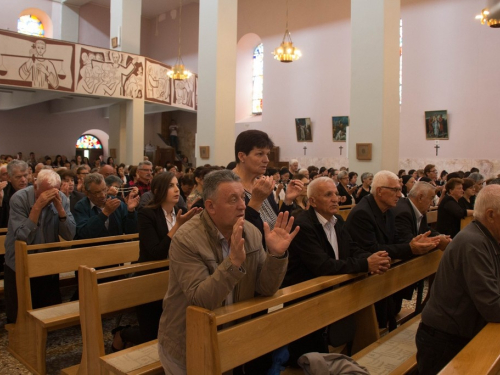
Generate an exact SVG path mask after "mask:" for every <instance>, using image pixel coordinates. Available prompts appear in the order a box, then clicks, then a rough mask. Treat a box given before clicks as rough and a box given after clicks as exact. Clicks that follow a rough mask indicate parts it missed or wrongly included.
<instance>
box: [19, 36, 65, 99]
mask: <svg viewBox="0 0 500 375" xmlns="http://www.w3.org/2000/svg"><path fill="white" fill-rule="evenodd" d="M46 49H47V46H46V44H45V42H44V41H43V40H37V41H36V42H35V44H33V45H32V48H31V50H30V52H29V54H30V56H31V57H30V58H29V60H28V61H26V62H25V63H24V64H22V65H21V66H20V68H19V75H20V76H21V78H22V79H24V80H25V81H27V80H29V79H31V81H32V82H33V87H38V88H42V89H48V88H49V84H50V86H51V88H53V89H57V88H58V87H59V77H58V76H57V71H56V68H55V66H54V64H53V63H52V62H51V61H49V60H47V59H45V58H44V57H43V55H44V54H45V51H46Z"/></svg>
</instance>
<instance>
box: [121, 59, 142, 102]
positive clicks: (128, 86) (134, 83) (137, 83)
mask: <svg viewBox="0 0 500 375" xmlns="http://www.w3.org/2000/svg"><path fill="white" fill-rule="evenodd" d="M142 81H143V69H142V64H137V73H136V74H132V75H131V76H130V78H129V79H128V80H127V82H125V96H128V97H130V98H142V92H143V91H144V90H143V87H142V86H143V85H142Z"/></svg>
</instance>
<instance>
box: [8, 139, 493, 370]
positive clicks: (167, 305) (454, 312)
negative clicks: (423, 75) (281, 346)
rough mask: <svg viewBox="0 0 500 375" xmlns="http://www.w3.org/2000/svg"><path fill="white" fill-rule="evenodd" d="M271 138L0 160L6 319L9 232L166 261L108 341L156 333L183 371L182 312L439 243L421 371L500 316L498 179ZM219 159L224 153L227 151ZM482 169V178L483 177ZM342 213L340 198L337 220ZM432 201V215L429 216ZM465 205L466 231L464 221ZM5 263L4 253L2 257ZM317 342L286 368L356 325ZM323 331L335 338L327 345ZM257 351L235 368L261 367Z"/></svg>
mask: <svg viewBox="0 0 500 375" xmlns="http://www.w3.org/2000/svg"><path fill="white" fill-rule="evenodd" d="M273 147H274V143H273V141H272V140H271V138H270V137H269V136H268V135H267V134H266V133H264V132H262V131H258V130H247V131H244V132H242V133H240V134H239V135H238V136H237V138H236V142H235V146H234V158H235V159H234V160H233V161H231V162H230V163H229V164H228V165H227V166H213V165H204V166H199V167H197V168H192V167H191V166H190V165H187V164H182V166H181V164H180V163H177V165H176V164H174V163H168V164H165V165H160V166H155V165H154V164H153V163H152V162H150V161H149V160H140V161H138V163H137V165H124V164H118V163H115V161H114V160H113V158H111V157H109V158H107V159H106V160H103V159H102V158H101V157H99V158H98V159H96V161H95V162H94V163H93V165H92V166H91V165H90V163H89V161H88V160H87V159H86V158H82V157H80V156H78V157H76V158H75V159H74V160H68V159H67V158H66V157H64V156H61V155H57V156H56V157H55V158H54V159H52V158H50V157H48V156H47V157H45V158H42V161H40V160H39V159H37V158H36V157H35V155H34V154H33V153H30V155H29V158H28V159H27V160H24V158H23V155H22V153H18V154H17V155H16V157H12V156H9V155H0V227H1V228H8V229H7V236H6V239H5V248H6V253H5V264H4V268H3V272H4V281H5V303H6V315H7V323H15V321H16V316H17V308H18V306H17V305H18V301H17V290H16V264H15V241H16V240H20V241H25V242H26V243H28V244H39V243H49V242H58V241H60V238H62V239H64V240H73V239H90V238H100V237H108V236H116V235H121V234H132V233H138V234H139V249H140V255H139V259H138V262H147V261H157V260H163V259H169V261H170V265H169V269H170V279H169V285H168V292H167V294H166V296H165V299H164V301H156V302H153V303H149V304H147V305H142V306H139V307H138V308H137V309H136V315H137V323H138V324H137V326H132V327H130V326H119V327H117V328H115V329H114V330H113V342H112V349H113V350H114V351H118V350H122V349H124V348H126V347H129V346H131V345H138V344H141V343H144V342H147V341H150V340H153V339H156V338H158V352H159V358H160V361H161V363H162V365H163V367H164V370H165V373H166V374H174V375H178V374H186V308H187V307H188V306H190V305H195V306H200V307H204V308H207V309H215V308H217V307H221V306H225V305H230V304H233V303H236V302H239V301H244V300H247V299H250V298H253V297H254V296H256V295H260V296H270V295H273V294H275V293H276V291H277V290H278V289H279V288H283V287H287V286H291V285H295V284H298V283H301V282H304V281H307V280H312V279H314V278H317V277H320V276H328V275H339V274H348V273H353V274H355V273H368V274H371V275H375V276H374V277H378V276H376V275H383V274H384V273H385V272H386V271H388V270H389V269H390V267H391V264H392V262H393V261H394V260H403V261H404V260H408V259H411V258H413V257H418V256H421V255H424V254H427V253H429V252H431V251H444V254H443V258H442V261H441V264H440V266H439V269H438V272H437V274H436V279H435V282H434V283H433V285H432V288H431V292H430V299H429V302H428V303H427V304H426V306H425V308H424V310H423V313H422V322H421V323H420V326H419V329H418V331H417V336H416V343H417V349H418V352H417V362H418V369H419V373H420V374H436V373H437V372H439V370H440V369H441V368H443V367H444V366H445V365H446V364H447V363H448V362H449V361H450V360H451V359H452V358H453V357H454V356H455V355H456V354H457V353H458V352H459V351H460V350H461V349H463V348H464V347H465V345H466V344H467V343H468V342H469V341H470V340H471V339H472V338H473V337H474V336H475V335H476V334H477V333H478V332H479V331H480V330H481V329H482V328H483V327H484V326H485V325H486V323H487V322H500V294H499V290H500V289H499V286H500V258H499V257H498V255H499V254H500V245H499V242H500V203H499V202H500V186H498V185H500V179H499V178H497V177H492V178H490V179H487V178H485V176H483V175H482V174H481V173H480V172H479V170H478V169H477V168H472V169H471V170H470V171H467V172H463V171H456V172H453V173H447V172H446V171H441V173H439V172H440V171H438V169H437V168H436V166H435V165H433V164H429V165H426V166H423V168H422V169H416V170H408V171H406V170H400V171H398V173H397V174H396V173H393V172H391V171H386V170H382V171H359V172H361V173H359V174H358V173H357V172H355V171H349V170H348V169H347V168H345V167H340V168H339V169H335V168H331V167H329V166H308V167H304V166H300V165H299V162H298V160H296V159H293V160H291V161H290V163H289V164H288V167H283V168H279V169H278V168H274V167H271V166H270V165H269V163H270V159H269V154H270V151H271V150H272V148H273ZM228 162H229V161H228ZM488 177H489V176H488ZM341 209H349V210H350V212H349V215H348V216H347V219H346V220H344V219H343V218H342V216H341V215H340V210H341ZM430 210H437V223H436V225H435V226H433V225H430V224H429V223H428V222H427V216H426V215H427V213H428V212H429V211H430ZM468 216H474V221H473V222H472V224H470V225H468V226H467V227H466V228H465V229H462V230H461V220H462V219H464V218H466V217H468ZM2 263H3V261H2ZM415 289H416V285H412V286H409V287H406V288H403V289H402V290H401V291H400V292H397V293H395V294H394V295H392V296H389V297H387V298H385V299H383V300H381V301H378V302H377V303H376V304H375V311H376V317H377V322H378V326H379V328H380V329H388V330H389V331H392V330H394V329H396V328H397V315H398V314H399V313H400V311H401V308H402V305H403V300H404V299H406V300H411V299H412V297H413V294H414V291H415ZM31 293H32V296H33V297H32V298H33V308H40V307H45V306H50V305H53V304H57V303H61V301H62V296H61V292H60V287H59V275H52V276H43V277H39V278H35V279H32V280H31ZM335 324H336V329H337V330H338V331H339V332H342V334H339V335H338V336H337V337H333V338H331V339H330V341H328V340H325V335H326V334H327V331H326V329H327V327H325V329H321V330H319V331H316V332H313V333H311V334H309V335H307V336H305V337H303V338H301V339H299V340H297V341H296V342H293V343H290V344H289V345H288V347H287V350H288V353H289V356H290V359H289V361H288V364H289V365H296V361H297V359H298V358H299V357H300V356H301V355H303V354H304V353H308V352H320V353H327V352H328V345H329V344H330V345H334V344H335V345H341V344H345V345H346V354H351V353H350V345H352V341H353V337H354V335H355V332H356V327H355V325H354V324H353V320H352V319H351V318H350V317H346V318H345V319H342V320H341V321H339V322H337V323H335ZM332 340H333V341H332ZM271 364H272V358H268V357H266V358H260V359H258V360H256V361H254V363H251V364H247V366H246V367H245V366H243V367H242V368H241V369H235V370H234V372H233V373H234V374H239V373H246V374H251V373H255V374H263V373H266V371H267V368H269V367H270V366H271Z"/></svg>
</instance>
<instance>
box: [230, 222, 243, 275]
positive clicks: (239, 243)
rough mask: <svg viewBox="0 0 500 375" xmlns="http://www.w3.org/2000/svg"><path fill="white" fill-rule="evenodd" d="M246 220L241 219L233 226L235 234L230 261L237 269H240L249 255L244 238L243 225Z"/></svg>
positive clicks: (232, 237) (231, 245)
mask: <svg viewBox="0 0 500 375" xmlns="http://www.w3.org/2000/svg"><path fill="white" fill-rule="evenodd" d="M244 222H245V218H243V217H240V218H239V219H238V221H236V223H235V224H234V225H233V234H232V235H231V244H230V247H231V250H230V251H229V260H230V261H231V263H232V264H233V265H234V266H235V267H240V266H241V265H242V264H243V262H244V261H245V259H246V257H247V254H246V252H245V239H244V238H243V223H244Z"/></svg>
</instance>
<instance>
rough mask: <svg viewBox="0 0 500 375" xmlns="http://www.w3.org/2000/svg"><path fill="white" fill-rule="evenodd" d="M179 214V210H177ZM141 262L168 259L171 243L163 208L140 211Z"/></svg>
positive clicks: (147, 208) (146, 208) (145, 208)
mask: <svg viewBox="0 0 500 375" xmlns="http://www.w3.org/2000/svg"><path fill="white" fill-rule="evenodd" d="M175 210H176V211H175V212H176V213H177V210H178V208H177V207H176V208H175ZM138 220H139V249H140V253H139V262H149V261H154V260H162V259H167V258H168V253H169V250H170V242H171V241H172V239H171V238H170V237H169V236H168V226H167V221H166V220H165V214H164V213H163V209H162V208H161V207H158V208H149V207H144V208H142V209H141V210H140V211H139V214H138Z"/></svg>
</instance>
